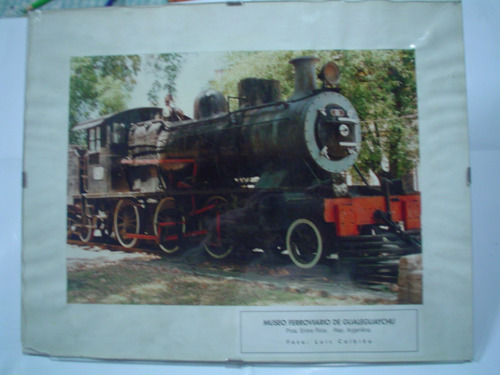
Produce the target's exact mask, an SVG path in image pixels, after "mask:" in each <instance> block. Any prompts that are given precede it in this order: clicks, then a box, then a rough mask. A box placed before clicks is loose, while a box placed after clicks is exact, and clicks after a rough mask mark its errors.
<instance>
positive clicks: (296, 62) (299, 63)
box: [290, 56, 319, 100]
mask: <svg viewBox="0 0 500 375" xmlns="http://www.w3.org/2000/svg"><path fill="white" fill-rule="evenodd" d="M318 61H319V59H318V58H317V57H314V56H304V57H297V58H295V59H292V60H290V64H292V65H293V66H294V67H295V92H294V93H293V95H292V97H291V98H290V100H296V99H300V98H303V97H305V96H307V95H309V94H311V93H312V92H313V91H314V90H315V89H316V64H317V63H318Z"/></svg>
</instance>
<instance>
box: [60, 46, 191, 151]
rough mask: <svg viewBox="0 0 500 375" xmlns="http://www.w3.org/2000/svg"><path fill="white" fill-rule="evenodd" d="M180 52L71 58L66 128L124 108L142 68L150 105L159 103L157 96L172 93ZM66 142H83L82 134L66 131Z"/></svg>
mask: <svg viewBox="0 0 500 375" xmlns="http://www.w3.org/2000/svg"><path fill="white" fill-rule="evenodd" d="M183 61H184V59H183V57H182V55H180V54H176V53H171V54H159V55H146V56H144V57H142V58H141V56H138V55H129V56H122V55H118V56H89V57H75V58H73V59H72V60H71V77H70V114H69V123H70V129H72V128H73V127H74V126H75V125H76V124H78V123H80V122H82V121H85V120H88V119H90V118H95V117H98V116H103V115H107V114H110V113H114V112H119V111H123V110H125V109H127V106H128V101H129V99H130V93H131V91H132V90H133V88H134V87H135V85H136V79H137V77H138V74H139V73H140V72H141V71H142V70H146V71H147V72H148V73H149V74H151V75H153V77H154V81H153V83H152V86H151V88H150V90H149V92H148V94H147V95H148V99H149V101H150V102H151V103H152V104H153V105H158V104H159V95H161V94H163V93H164V92H170V93H172V94H173V93H175V89H176V78H177V75H178V74H179V72H180V69H181V66H182V62H183ZM70 142H71V143H73V144H84V143H85V135H84V134H75V133H73V132H70Z"/></svg>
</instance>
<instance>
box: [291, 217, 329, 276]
mask: <svg viewBox="0 0 500 375" xmlns="http://www.w3.org/2000/svg"><path fill="white" fill-rule="evenodd" d="M323 245H324V242H323V237H322V236H321V232H320V230H319V229H318V226H317V225H316V224H315V223H314V222H313V221H311V220H309V219H303V218H301V219H296V220H294V221H293V222H292V223H291V224H290V226H289V227H288V230H287V233H286V248H287V250H288V254H289V255H290V258H291V259H292V262H293V263H295V264H296V265H297V266H299V267H300V268H306V269H307V268H312V267H314V266H315V265H316V264H318V262H319V261H320V259H321V257H322V255H323Z"/></svg>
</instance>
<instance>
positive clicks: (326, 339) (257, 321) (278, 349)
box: [240, 310, 418, 353]
mask: <svg viewBox="0 0 500 375" xmlns="http://www.w3.org/2000/svg"><path fill="white" fill-rule="evenodd" d="M240 329H241V352H242V353H325V352H332V353H333V352H339V353H342V352H344V353H347V352H414V351H417V350H418V319H417V310H369V311H359V310H357V311H276V312H272V311H241V312H240Z"/></svg>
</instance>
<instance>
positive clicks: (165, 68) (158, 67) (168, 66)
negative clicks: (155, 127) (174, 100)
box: [146, 53, 185, 106]
mask: <svg viewBox="0 0 500 375" xmlns="http://www.w3.org/2000/svg"><path fill="white" fill-rule="evenodd" d="M184 60H185V59H184V57H183V56H182V55H181V54H178V53H163V54H159V55H149V56H146V66H147V68H148V69H149V71H150V72H151V73H152V74H153V75H154V77H155V78H154V81H153V84H152V86H151V88H150V90H149V91H148V100H149V102H150V103H151V104H152V105H155V106H157V105H159V104H160V103H161V99H163V97H162V96H164V95H165V93H170V94H172V95H174V94H175V93H176V91H177V90H176V79H177V76H178V75H179V73H180V71H181V68H182V63H183V62H184Z"/></svg>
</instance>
